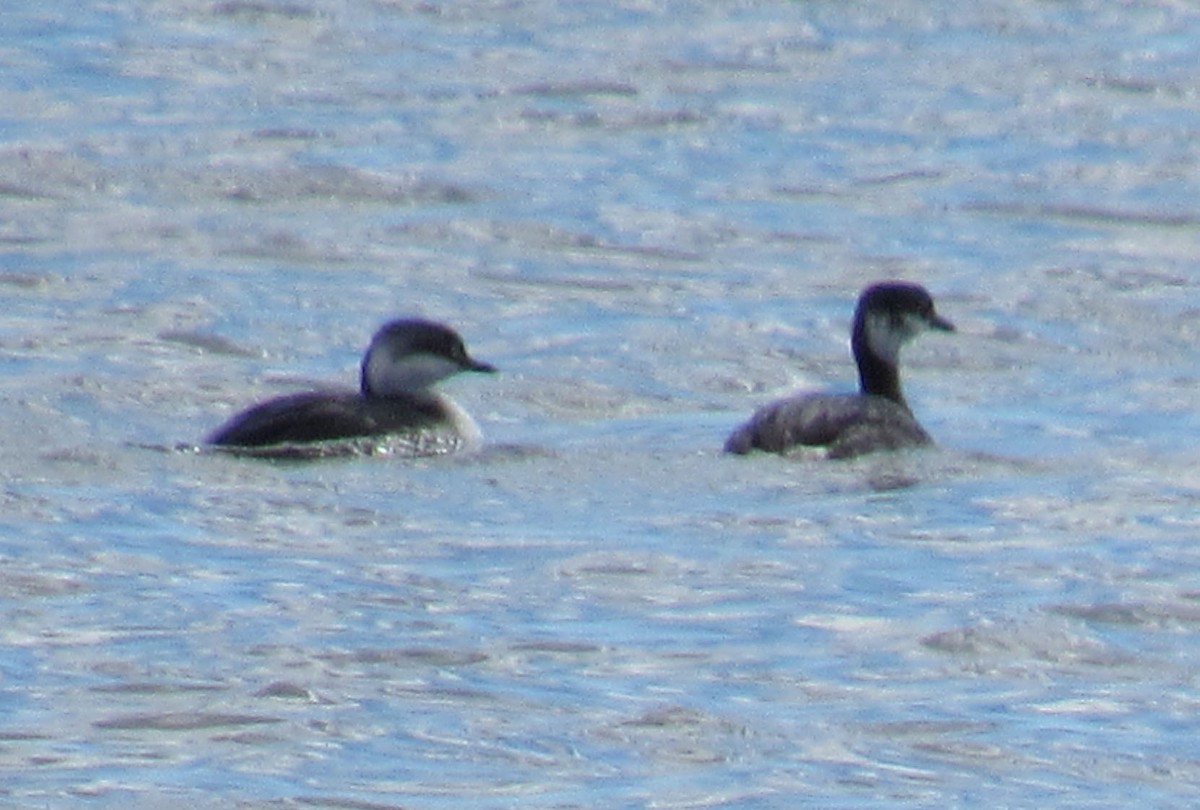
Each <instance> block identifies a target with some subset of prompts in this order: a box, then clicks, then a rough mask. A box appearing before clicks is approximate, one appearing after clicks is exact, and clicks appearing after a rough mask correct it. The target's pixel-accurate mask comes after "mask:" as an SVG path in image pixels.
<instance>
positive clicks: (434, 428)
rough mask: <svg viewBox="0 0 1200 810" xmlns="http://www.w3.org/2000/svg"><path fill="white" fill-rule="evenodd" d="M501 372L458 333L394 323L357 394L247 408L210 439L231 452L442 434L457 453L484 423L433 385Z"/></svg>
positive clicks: (418, 322) (382, 333)
mask: <svg viewBox="0 0 1200 810" xmlns="http://www.w3.org/2000/svg"><path fill="white" fill-rule="evenodd" d="M495 370H496V369H495V368H494V367H493V366H491V365H489V364H487V363H481V362H479V361H478V360H475V359H473V358H472V357H471V356H470V355H469V354H467V349H466V347H465V346H464V345H463V340H462V338H461V337H459V335H458V333H456V332H455V331H454V330H452V329H450V328H449V327H447V326H443V325H442V324H440V323H435V322H433V321H427V320H422V319H417V318H411V319H403V320H396V321H391V322H390V323H387V324H385V325H384V326H383V327H382V328H381V329H380V330H379V331H378V332H376V333H375V336H374V337H373V338H372V339H371V345H370V346H369V347H368V348H367V352H366V354H365V355H364V356H363V361H362V378H361V387H360V390H359V391H358V392H357V393H355V392H352V391H345V392H325V391H309V392H305V393H300V394H291V395H289V396H282V397H277V398H275V399H271V400H268V401H266V402H263V403H260V404H258V405H255V406H253V407H252V408H249V409H248V410H245V411H243V412H242V413H240V414H238V415H237V416H234V417H233V418H232V419H230V420H229V421H228V422H226V423H225V424H224V425H223V426H221V427H220V428H218V429H217V430H216V431H215V432H214V433H213V434H212V435H211V436H209V437H208V439H207V441H208V443H209V444H212V445H217V446H221V447H231V448H262V447H269V446H274V445H283V446H288V445H305V444H309V443H313V442H324V441H330V440H336V439H358V438H364V437H374V436H386V435H394V434H412V436H413V437H414V441H418V440H419V439H420V437H422V436H426V437H428V436H432V435H437V436H440V437H441V440H442V441H443V442H446V441H447V440H448V442H449V445H450V449H452V447H454V446H457V445H459V444H463V443H470V442H476V441H478V440H479V438H480V432H479V428H478V426H477V425H476V424H475V422H474V420H472V419H471V417H470V416H468V415H467V414H466V413H465V412H464V411H462V410H461V409H460V408H459V407H458V406H457V405H455V404H454V402H452V401H451V400H449V399H447V398H446V397H444V396H442V395H441V394H438V393H437V392H436V391H434V390H432V389H433V386H434V385H435V384H436V383H438V382H440V381H441V380H444V379H445V378H447V377H449V376H451V375H453V374H457V373H458V372H460V371H482V372H493V371H495Z"/></svg>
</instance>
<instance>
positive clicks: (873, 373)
mask: <svg viewBox="0 0 1200 810" xmlns="http://www.w3.org/2000/svg"><path fill="white" fill-rule="evenodd" d="M865 332H866V330H865V329H861V328H856V329H855V330H854V339H853V340H852V341H851V344H852V347H853V349H854V361H855V362H856V363H857V364H858V385H859V388H860V389H861V390H862V392H863V393H864V394H871V395H874V396H877V397H885V398H887V399H890V400H891V401H892V402H895V403H896V404H897V405H900V406H902V407H903V408H904V409H905V410H908V403H907V402H905V401H904V394H903V393H902V392H901V391H900V370H899V369H897V368H896V367H895V366H894V365H892V364H891V363H889V362H888V361H886V360H884V359H883V358H881V357H880V356H879V355H877V354H875V352H873V351H872V350H871V347H870V346H869V345H867V338H866V334H865Z"/></svg>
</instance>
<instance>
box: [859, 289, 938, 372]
mask: <svg viewBox="0 0 1200 810" xmlns="http://www.w3.org/2000/svg"><path fill="white" fill-rule="evenodd" d="M929 329H936V330H940V331H943V332H953V331H954V324H952V323H950V321H948V320H946V319H945V318H943V317H942V316H941V315H938V314H937V311H936V310H934V307H933V298H932V297H931V296H930V295H929V292H928V291H927V290H926V289H925V288H924V287H922V286H920V285H918V284H909V283H907V282H902V281H886V282H882V283H879V284H873V285H871V286H870V287H868V288H867V289H866V290H864V291H863V293H862V295H861V296H860V297H859V299H858V309H857V310H856V311H855V313H854V350H855V354H856V355H857V354H858V353H859V352H860V351H862V350H863V349H865V350H867V351H869V352H870V353H871V354H873V355H875V357H876V358H878V359H879V360H881V361H883V362H885V363H887V364H888V365H890V366H893V367H894V366H896V365H897V364H898V363H899V359H900V347H901V346H903V345H904V344H905V343H908V342H909V341H910V340H912V339H913V338H915V337H916V336H917V335H919V334H921V333H922V332H924V331H927V330H929Z"/></svg>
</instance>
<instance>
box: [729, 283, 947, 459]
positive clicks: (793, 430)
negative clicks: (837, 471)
mask: <svg viewBox="0 0 1200 810" xmlns="http://www.w3.org/2000/svg"><path fill="white" fill-rule="evenodd" d="M929 329H937V330H940V331H943V332H953V331H954V324H952V323H950V321H948V320H946V319H945V318H943V317H941V316H940V315H938V314H937V312H936V311H935V310H934V308H933V298H932V297H930V295H929V293H928V292H927V291H926V290H925V288H924V287H921V286H919V285H917V284H908V283H904V282H898V281H888V282H881V283H879V284H873V285H871V286H870V287H867V288H866V289H865V290H863V292H862V295H860V296H859V299H858V308H857V309H856V310H855V312H854V329H853V333H852V337H851V341H850V345H851V347H852V349H853V351H854V361H855V363H857V364H858V379H859V387H860V393H858V394H801V395H797V396H793V397H789V398H787V399H782V400H778V401H776V402H772V403H770V404H768V405H764V406H763V407H762V408H760V409H759V410H758V411H757V412H755V414H754V415H753V416H752V417H750V421H748V422H746V423H745V424H744V425H742V426H741V427H739V428H738V429H737V430H735V431H734V432H733V434H732V435H730V437H729V439H728V440H726V442H725V450H726V452H729V453H749V452H750V451H752V450H765V451H767V452H771V453H783V452H786V451H788V450H790V449H792V448H794V447H797V446H811V447H817V448H824V449H825V451H826V456H827V457H828V458H850V457H853V456H860V455H863V454H865V453H872V452H875V451H877V450H896V449H899V448H902V447H915V446H919V445H924V444H930V443H932V441H933V440H932V439H930V438H929V434H928V433H926V432H925V429H924V428H922V427H921V425H920V424H919V423H918V422H917V420H916V419H915V418H914V417H913V415H912V411H911V410H909V407H908V403H907V402H906V401H905V400H904V394H903V393H902V392H901V390H900V371H899V362H900V348H901V347H902V346H903V345H904V344H905V343H907V342H908V341H910V340H912V339H913V338H914V337H916V336H917V335H919V334H920V333H921V332H924V331H926V330H929Z"/></svg>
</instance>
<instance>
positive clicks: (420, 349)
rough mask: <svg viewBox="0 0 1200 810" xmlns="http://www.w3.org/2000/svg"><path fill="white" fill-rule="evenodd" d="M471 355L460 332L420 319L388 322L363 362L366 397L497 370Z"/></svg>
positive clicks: (407, 390) (390, 394)
mask: <svg viewBox="0 0 1200 810" xmlns="http://www.w3.org/2000/svg"><path fill="white" fill-rule="evenodd" d="M495 370H496V369H495V367H494V366H491V365H489V364H487V363H482V362H480V361H478V360H475V359H474V358H472V357H471V356H470V355H469V354H467V348H466V346H464V345H463V340H462V338H461V337H459V335H458V333H457V332H455V331H454V330H453V329H451V328H449V327H448V326H443V325H442V324H440V323H435V322H433V321H427V320H423V319H420V318H408V319H403V320H398V321H392V322H390V323H388V324H385V325H384V326H383V327H382V328H381V329H380V330H379V331H378V332H376V333H375V336H374V337H373V338H371V345H370V346H369V347H368V348H367V353H366V355H365V356H364V357H363V362H362V393H363V396H368V397H370V396H376V397H387V396H394V395H397V394H406V393H412V392H414V391H420V390H423V389H425V388H428V387H430V386H431V385H434V384H436V383H438V382H440V381H441V380H444V379H446V378H447V377H450V376H452V375H454V374H457V373H458V372H460V371H484V372H492V371H495Z"/></svg>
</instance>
